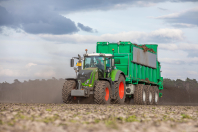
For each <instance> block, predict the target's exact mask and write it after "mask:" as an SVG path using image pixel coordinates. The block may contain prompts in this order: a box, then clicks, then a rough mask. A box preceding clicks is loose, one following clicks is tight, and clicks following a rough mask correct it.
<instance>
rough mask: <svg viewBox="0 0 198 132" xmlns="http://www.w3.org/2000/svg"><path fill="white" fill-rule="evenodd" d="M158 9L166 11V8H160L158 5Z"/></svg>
mask: <svg viewBox="0 0 198 132" xmlns="http://www.w3.org/2000/svg"><path fill="white" fill-rule="evenodd" d="M158 9H160V10H162V11H167V10H168V9H165V8H161V7H158Z"/></svg>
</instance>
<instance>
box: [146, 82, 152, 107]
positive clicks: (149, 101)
mask: <svg viewBox="0 0 198 132" xmlns="http://www.w3.org/2000/svg"><path fill="white" fill-rule="evenodd" d="M145 87H146V104H147V105H152V104H153V88H152V86H150V85H146V86H145Z"/></svg>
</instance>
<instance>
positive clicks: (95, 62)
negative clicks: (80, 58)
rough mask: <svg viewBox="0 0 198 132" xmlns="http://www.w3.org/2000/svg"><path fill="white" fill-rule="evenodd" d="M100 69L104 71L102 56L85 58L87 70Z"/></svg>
mask: <svg viewBox="0 0 198 132" xmlns="http://www.w3.org/2000/svg"><path fill="white" fill-rule="evenodd" d="M89 67H98V68H99V69H102V70H104V58H103V57H100V56H89V57H85V68H89Z"/></svg>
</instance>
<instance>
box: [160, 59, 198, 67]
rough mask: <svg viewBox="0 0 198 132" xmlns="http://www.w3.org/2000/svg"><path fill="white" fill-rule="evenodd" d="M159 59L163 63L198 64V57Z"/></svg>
mask: <svg viewBox="0 0 198 132" xmlns="http://www.w3.org/2000/svg"><path fill="white" fill-rule="evenodd" d="M159 61H160V62H162V63H167V64H177V65H181V64H182V65H183V64H189V65H191V64H198V57H193V58H181V59H180V58H177V59H176V58H159Z"/></svg>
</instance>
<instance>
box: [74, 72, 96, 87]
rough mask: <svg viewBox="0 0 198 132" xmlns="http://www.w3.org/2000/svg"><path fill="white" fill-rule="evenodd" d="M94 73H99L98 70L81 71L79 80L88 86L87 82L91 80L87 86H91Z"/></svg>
mask: <svg viewBox="0 0 198 132" xmlns="http://www.w3.org/2000/svg"><path fill="white" fill-rule="evenodd" d="M94 71H97V68H86V69H83V70H81V71H80V72H79V73H78V76H77V80H80V81H81V83H85V84H86V82H85V81H87V80H89V83H87V84H91V83H92V80H93V76H94Z"/></svg>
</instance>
